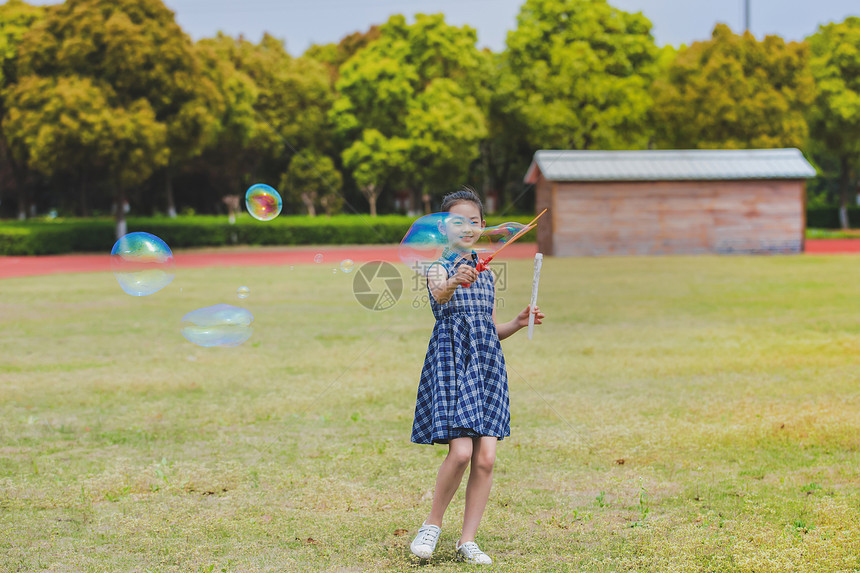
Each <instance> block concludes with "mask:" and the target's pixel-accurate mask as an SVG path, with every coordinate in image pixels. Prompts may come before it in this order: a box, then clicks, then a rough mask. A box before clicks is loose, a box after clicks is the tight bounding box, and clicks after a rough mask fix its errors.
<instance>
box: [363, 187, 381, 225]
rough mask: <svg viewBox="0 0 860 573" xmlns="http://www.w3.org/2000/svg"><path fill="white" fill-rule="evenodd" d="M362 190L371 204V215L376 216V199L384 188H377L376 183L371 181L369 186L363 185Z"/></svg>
mask: <svg viewBox="0 0 860 573" xmlns="http://www.w3.org/2000/svg"><path fill="white" fill-rule="evenodd" d="M361 192H362V193H364V196H365V197H366V198H367V202H368V203H369V204H370V216H371V217H376V199H377V198H378V197H379V194H380V193H381V192H382V188H381V187H380V188H379V189H377V188H376V184H375V183H371V184H370V185H368V186H367V187H362V188H361Z"/></svg>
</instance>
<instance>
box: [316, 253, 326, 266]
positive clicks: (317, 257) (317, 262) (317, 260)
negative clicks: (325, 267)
mask: <svg viewBox="0 0 860 573" xmlns="http://www.w3.org/2000/svg"><path fill="white" fill-rule="evenodd" d="M324 259H325V257H323V254H322V253H317V254H316V255H314V262H315V263H316V264H320V263H322V262H323V260H324Z"/></svg>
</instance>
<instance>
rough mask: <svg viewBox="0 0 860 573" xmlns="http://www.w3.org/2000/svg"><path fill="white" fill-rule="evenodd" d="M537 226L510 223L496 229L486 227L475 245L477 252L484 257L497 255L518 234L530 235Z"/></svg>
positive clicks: (495, 227) (497, 226)
mask: <svg viewBox="0 0 860 573" xmlns="http://www.w3.org/2000/svg"><path fill="white" fill-rule="evenodd" d="M534 228H535V225H524V224H523V223H517V222H509V223H502V224H501V225H496V226H494V227H484V229H483V231H481V237H480V238H479V239H478V241H477V242H476V243H475V247H474V249H475V251H476V252H478V253H480V254H481V255H482V256H483V255H488V254H492V253H495V252H496V251H498V250H499V249H501V248H502V246H504V245H505V243H507V242H508V241H510V240H511V239H512V238H513V237H514V236H515V235H516V234H517V233H520V232H522V233H523V234H526V233H528V232H529V231H530V230H532V229H534Z"/></svg>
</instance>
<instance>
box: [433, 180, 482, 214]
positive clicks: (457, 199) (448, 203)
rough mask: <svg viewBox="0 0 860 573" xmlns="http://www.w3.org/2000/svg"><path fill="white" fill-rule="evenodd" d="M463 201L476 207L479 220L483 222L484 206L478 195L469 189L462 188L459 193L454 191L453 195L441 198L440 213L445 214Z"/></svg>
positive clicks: (449, 194)
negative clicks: (469, 202) (479, 215)
mask: <svg viewBox="0 0 860 573" xmlns="http://www.w3.org/2000/svg"><path fill="white" fill-rule="evenodd" d="M463 201H471V202H472V203H474V204H475V205H477V206H478V210H479V211H480V212H481V220H482V221H483V220H484V205H483V203H481V198H480V197H478V194H477V193H476V192H475V190H474V189H472V188H471V187H466V186H463V188H462V189H460V190H459V191H454V192H453V193H448V194H447V195H445V196H444V197H443V198H442V207H440V209H439V210H440V211H442V212H445V211H447V210H448V209H450V208H451V207H453V206H454V205H456V204H457V203H461V202H463Z"/></svg>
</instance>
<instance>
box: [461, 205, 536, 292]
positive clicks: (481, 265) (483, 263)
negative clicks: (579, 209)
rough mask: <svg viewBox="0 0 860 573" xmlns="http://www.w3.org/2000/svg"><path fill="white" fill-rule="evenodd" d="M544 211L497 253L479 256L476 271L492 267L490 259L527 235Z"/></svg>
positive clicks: (465, 285) (465, 284)
mask: <svg viewBox="0 0 860 573" xmlns="http://www.w3.org/2000/svg"><path fill="white" fill-rule="evenodd" d="M544 213H546V209H544V210H543V211H541V212H540V213H539V214H538V216H537V217H535V218H534V219H532V220H531V222H529V223H528V224H527V225H526V226H525V227H523V228H522V229H520V230H519V232H518V233H517V234H516V235H514V236H513V237H511V238H510V239H508V240H507V242H505V244H504V245H502V246H501V247H499V250H498V251H496V252H495V253H493V254H492V255H490V256H489V257H487V258H486V259H481V258H479V259H478V264H477V265H475V270H476V271H478V272H479V273H480V272H483V271H485V270H487V269H488V268H490V267H489V265H490V261H492V260H493V259H494V258H495V257H496V255H498V254H499V253H501V252H502V250H503V249H504V248H505V247H507V246H508V245H510V244H511V243H513V242H514V241H516V240H517V239H519V238H520V237H522V236H523V235H525V234H526V233H528V232H529V231H531V230H532V228H533V227H534V226H535V224H536V223H537V220H538V219H540V218H541V215H543V214H544ZM461 286H464V287H469V286H472V285H471V283H462V284H461Z"/></svg>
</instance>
